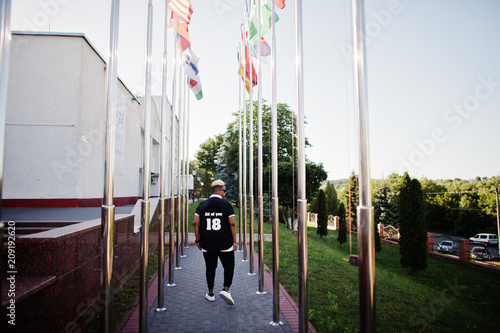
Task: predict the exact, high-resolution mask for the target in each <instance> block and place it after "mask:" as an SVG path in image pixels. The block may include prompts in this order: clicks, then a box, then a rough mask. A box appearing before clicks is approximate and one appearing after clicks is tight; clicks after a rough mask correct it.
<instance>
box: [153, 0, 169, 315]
mask: <svg viewBox="0 0 500 333" xmlns="http://www.w3.org/2000/svg"><path fill="white" fill-rule="evenodd" d="M167 3H168V0H166V1H165V30H164V37H163V75H162V90H161V128H160V151H161V152H160V154H161V156H160V224H159V225H158V307H157V308H156V312H159V311H166V310H167V309H166V308H165V305H164V303H165V302H164V299H165V295H164V291H163V280H164V275H165V273H164V267H165V215H166V211H165V183H166V177H165V176H166V174H165V164H166V163H167V139H166V136H167V36H168V7H167Z"/></svg>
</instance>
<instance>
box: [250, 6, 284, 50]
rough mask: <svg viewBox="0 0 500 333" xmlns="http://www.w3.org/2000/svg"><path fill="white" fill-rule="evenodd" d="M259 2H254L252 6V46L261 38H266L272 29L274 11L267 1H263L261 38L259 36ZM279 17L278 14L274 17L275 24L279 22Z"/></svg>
mask: <svg viewBox="0 0 500 333" xmlns="http://www.w3.org/2000/svg"><path fill="white" fill-rule="evenodd" d="M256 1H257V0H253V1H252V6H251V8H252V9H251V12H252V16H251V17H250V28H249V32H250V45H252V46H253V45H255V44H256V43H257V41H258V40H259V38H260V37H262V36H264V34H265V33H266V32H268V31H269V29H271V16H272V10H271V7H270V6H269V4H268V3H267V1H261V8H262V16H261V21H260V22H261V26H260V34H261V35H260V36H257V35H258V32H259V30H258V26H259V25H258V24H259V10H258V8H257V7H258V6H257V4H256ZM278 20H279V17H278V15H277V14H275V16H274V22H278Z"/></svg>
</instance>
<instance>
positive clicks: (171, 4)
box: [168, 0, 193, 24]
mask: <svg viewBox="0 0 500 333" xmlns="http://www.w3.org/2000/svg"><path fill="white" fill-rule="evenodd" d="M168 9H170V10H171V11H172V12H173V13H175V14H176V15H177V16H179V17H180V18H181V19H182V20H183V21H184V22H185V23H186V24H189V21H190V20H191V15H192V14H193V8H192V7H191V0H169V1H168Z"/></svg>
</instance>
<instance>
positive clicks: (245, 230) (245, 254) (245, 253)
mask: <svg viewBox="0 0 500 333" xmlns="http://www.w3.org/2000/svg"><path fill="white" fill-rule="evenodd" d="M247 24H248V22H247V19H246V17H245V29H244V30H245V31H244V36H243V41H244V44H245V52H244V55H243V56H244V58H245V60H244V64H245V65H244V66H243V77H244V80H243V81H244V84H243V89H244V90H243V128H242V134H243V144H242V150H243V260H242V261H248V243H247V236H248V223H247V213H248V207H247V106H246V97H245V95H246V93H245V91H246V83H247V74H246V72H247V71H246V68H247V67H246V66H247V36H246V31H247V28H248V26H247Z"/></svg>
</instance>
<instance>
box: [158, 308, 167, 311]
mask: <svg viewBox="0 0 500 333" xmlns="http://www.w3.org/2000/svg"><path fill="white" fill-rule="evenodd" d="M155 311H156V312H161V311H167V308H157V309H156V310H155Z"/></svg>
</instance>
